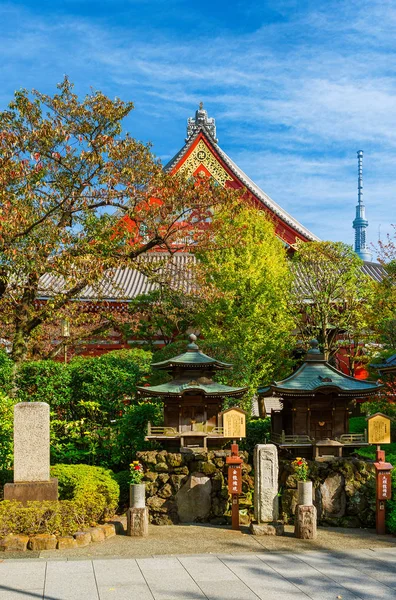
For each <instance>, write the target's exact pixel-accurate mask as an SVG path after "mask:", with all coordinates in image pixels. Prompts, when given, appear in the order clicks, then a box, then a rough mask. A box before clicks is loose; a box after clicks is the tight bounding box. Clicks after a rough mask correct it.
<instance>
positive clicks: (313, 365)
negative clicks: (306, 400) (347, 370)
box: [258, 340, 383, 397]
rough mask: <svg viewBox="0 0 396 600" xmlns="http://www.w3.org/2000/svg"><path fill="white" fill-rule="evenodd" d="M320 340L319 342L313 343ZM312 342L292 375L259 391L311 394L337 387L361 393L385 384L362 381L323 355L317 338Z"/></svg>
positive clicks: (364, 394)
mask: <svg viewBox="0 0 396 600" xmlns="http://www.w3.org/2000/svg"><path fill="white" fill-rule="evenodd" d="M313 342H315V343H316V346H315V345H314V344H313ZM313 342H311V344H312V347H311V349H310V350H309V351H308V353H307V357H306V359H305V362H304V363H303V364H302V365H301V367H300V368H299V369H298V370H297V371H296V372H295V373H293V374H292V375H290V377H287V378H286V379H283V380H281V381H274V382H273V383H272V384H271V385H269V386H267V387H262V388H259V389H258V394H259V395H262V396H269V395H272V394H273V393H275V394H277V395H280V396H282V394H283V395H285V394H287V395H299V396H301V395H304V394H309V395H311V394H312V393H313V392H314V393H316V392H321V391H322V392H323V391H326V390H328V391H329V390H330V389H331V388H333V389H334V390H336V391H338V392H339V393H341V394H342V393H345V394H353V395H355V396H357V397H361V396H370V395H372V394H375V393H376V392H377V391H378V390H380V389H381V388H382V387H383V386H382V385H379V384H377V383H376V382H375V381H367V380H366V381H362V380H361V379H356V378H355V377H351V376H349V375H344V373H342V372H341V371H339V370H338V369H336V368H335V367H332V366H331V365H330V364H329V363H328V362H327V361H325V360H324V359H323V355H322V354H321V353H320V351H319V349H318V348H317V344H318V343H317V341H316V340H313Z"/></svg>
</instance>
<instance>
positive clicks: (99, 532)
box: [89, 527, 105, 542]
mask: <svg viewBox="0 0 396 600" xmlns="http://www.w3.org/2000/svg"><path fill="white" fill-rule="evenodd" d="M89 533H90V534H91V540H92V541H93V542H104V540H105V533H104V531H103V529H101V528H100V527H91V528H90V530H89Z"/></svg>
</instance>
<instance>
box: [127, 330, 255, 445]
mask: <svg viewBox="0 0 396 600" xmlns="http://www.w3.org/2000/svg"><path fill="white" fill-rule="evenodd" d="M196 339H197V338H196V336H195V335H194V334H191V335H190V343H189V344H188V346H187V351H186V352H184V353H183V354H180V355H179V356H176V357H174V358H170V359H168V360H164V361H162V362H159V363H153V364H152V367H153V368H154V369H162V370H166V371H168V372H169V374H170V375H171V376H172V379H171V381H169V382H167V383H163V384H161V385H155V386H149V387H139V388H138V390H139V393H140V394H141V395H142V396H146V397H151V398H155V397H156V398H161V400H163V402H164V424H163V425H162V426H161V427H154V426H151V424H150V423H149V427H148V432H147V437H146V439H147V440H156V441H158V442H160V443H161V444H162V445H164V446H166V448H167V449H171V448H174V447H175V446H177V447H178V449H179V448H191V449H193V448H202V449H206V448H207V447H211V448H214V447H217V448H218V447H219V446H222V445H223V444H224V443H225V442H226V441H227V440H228V439H231V438H233V439H235V438H237V437H243V436H244V435H245V433H244V431H245V412H244V411H243V410H241V409H240V408H236V407H235V408H232V409H228V410H227V411H224V413H223V412H222V404H223V400H224V398H225V397H228V398H240V397H242V396H243V395H244V394H245V393H246V391H247V388H245V387H231V386H228V385H223V384H221V383H217V382H216V381H213V376H214V374H215V373H216V372H217V371H219V370H223V369H230V368H231V367H232V365H231V364H228V363H224V362H221V361H219V360H216V359H215V358H211V357H210V356H207V355H206V354H204V353H203V352H201V351H200V349H199V347H198V346H197V344H196V343H195V342H196ZM223 420H224V423H223ZM224 425H225V427H224ZM238 434H239V435H238Z"/></svg>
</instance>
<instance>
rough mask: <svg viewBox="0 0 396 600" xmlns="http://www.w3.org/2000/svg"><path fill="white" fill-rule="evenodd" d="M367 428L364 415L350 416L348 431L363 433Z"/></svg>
mask: <svg viewBox="0 0 396 600" xmlns="http://www.w3.org/2000/svg"><path fill="white" fill-rule="evenodd" d="M365 429H367V421H366V417H350V419H349V433H364V430H365Z"/></svg>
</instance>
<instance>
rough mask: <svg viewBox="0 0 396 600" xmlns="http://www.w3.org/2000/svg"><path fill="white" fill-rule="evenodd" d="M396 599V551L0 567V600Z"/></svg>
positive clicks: (15, 562)
mask: <svg viewBox="0 0 396 600" xmlns="http://www.w3.org/2000/svg"><path fill="white" fill-rule="evenodd" d="M204 598H206V599H209V600H257V599H258V598H260V599H263V600H307V599H311V600H336V599H342V600H356V599H359V598H360V599H361V600H381V599H384V600H394V599H396V551H395V550H394V549H388V550H362V551H356V550H354V551H346V552H344V553H325V552H317V551H308V552H304V553H301V554H293V553H283V552H274V553H269V552H265V553H261V554H256V555H255V554H253V553H249V554H237V555H232V554H220V555H208V554H205V555H181V556H161V557H150V558H137V559H133V558H129V559H128V558H122V559H98V560H68V561H67V560H52V561H44V560H40V559H38V560H37V559H35V560H23V561H21V560H8V561H4V562H2V563H0V600H29V599H30V600H31V599H41V600H43V599H45V600H99V599H100V600H135V599H136V600H153V599H155V600H199V599H204Z"/></svg>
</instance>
